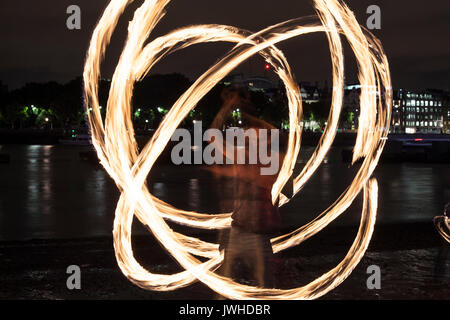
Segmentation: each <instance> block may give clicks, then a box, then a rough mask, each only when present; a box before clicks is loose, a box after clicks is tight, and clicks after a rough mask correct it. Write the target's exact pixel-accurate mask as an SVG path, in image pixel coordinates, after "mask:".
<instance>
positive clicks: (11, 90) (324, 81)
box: [0, 72, 450, 94]
mask: <svg viewBox="0 0 450 320" xmlns="http://www.w3.org/2000/svg"><path fill="white" fill-rule="evenodd" d="M175 74H178V75H182V76H184V77H186V79H188V80H189V81H190V82H194V81H192V80H191V79H190V78H189V77H188V76H187V75H185V74H183V73H179V72H171V73H155V74H152V75H149V77H151V76H159V75H162V76H165V75H175ZM237 74H239V73H235V74H230V75H228V76H233V75H237ZM249 77H259V78H268V77H264V76H262V75H252V76H249ZM79 78H81V80H82V79H83V76H82V75H79V76H75V77H74V78H72V79H70V80H68V81H66V82H58V81H57V80H46V81H29V82H25V83H24V84H23V85H21V86H18V87H16V88H14V89H10V88H9V85H8V84H7V83H6V82H4V81H3V80H2V79H0V85H1V86H4V87H6V89H7V92H8V93H9V92H13V91H15V90H20V89H22V88H24V87H25V86H27V85H30V84H48V83H56V84H59V85H67V84H69V83H70V82H72V81H74V80H77V79H79ZM102 80H104V81H111V79H110V78H106V77H103V78H101V79H100V81H102ZM222 80H223V79H222ZM269 80H270V79H269ZM270 81H271V82H273V81H272V80H270ZM329 81H330V79H321V80H297V83H298V84H301V83H309V84H311V85H313V86H316V84H319V85H317V88H325V86H324V85H323V84H324V83H328V82H329ZM137 82H138V81H137ZM356 84H359V82H358V81H349V82H346V83H344V86H347V85H356ZM392 87H393V90H394V91H395V90H400V89H402V90H407V91H410V92H421V91H427V90H430V91H433V90H435V91H442V92H446V93H449V94H450V88H447V89H444V88H443V87H440V88H431V87H424V88H411V87H409V88H408V87H402V86H397V89H396V88H395V86H392ZM0 89H1V87H0Z"/></svg>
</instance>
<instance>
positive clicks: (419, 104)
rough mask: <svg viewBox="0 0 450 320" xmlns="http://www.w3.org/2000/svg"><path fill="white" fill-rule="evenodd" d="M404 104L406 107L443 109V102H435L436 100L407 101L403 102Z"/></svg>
mask: <svg viewBox="0 0 450 320" xmlns="http://www.w3.org/2000/svg"><path fill="white" fill-rule="evenodd" d="M402 104H403V105H405V104H406V106H408V107H409V106H412V107H428V106H430V107H442V101H434V100H430V101H429V100H414V99H413V100H406V103H405V100H403V101H402Z"/></svg>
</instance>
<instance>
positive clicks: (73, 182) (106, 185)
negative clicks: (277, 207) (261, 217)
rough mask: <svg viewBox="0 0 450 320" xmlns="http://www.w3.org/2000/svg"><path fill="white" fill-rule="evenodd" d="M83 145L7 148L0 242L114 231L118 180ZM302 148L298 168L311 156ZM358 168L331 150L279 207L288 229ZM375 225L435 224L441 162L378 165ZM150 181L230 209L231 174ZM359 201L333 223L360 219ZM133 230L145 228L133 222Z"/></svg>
mask: <svg viewBox="0 0 450 320" xmlns="http://www.w3.org/2000/svg"><path fill="white" fill-rule="evenodd" d="M86 150H89V148H88V147H79V146H62V145H55V146H42V145H4V146H1V147H0V153H6V154H9V155H10V157H11V161H10V163H6V164H4V163H2V164H0V240H25V239H32V238H45V239H47V238H78V237H83V238H84V237H91V236H103V235H111V232H112V225H113V219H114V210H115V207H116V203H117V200H118V197H119V192H118V190H117V187H116V185H115V184H114V182H113V181H112V180H111V179H110V178H109V176H108V174H107V173H106V172H105V171H104V170H103V169H102V168H101V167H100V166H98V165H96V164H95V163H93V162H89V161H86V160H83V159H81V158H80V152H83V151H86ZM312 151H313V148H311V147H304V148H303V149H302V152H301V156H300V159H299V160H298V167H299V168H297V171H298V170H299V169H300V168H301V166H302V163H304V162H305V159H307V158H308V157H309V155H310V154H311V153H312ZM356 170H357V166H355V167H350V166H349V164H347V163H344V162H342V160H341V150H340V149H339V148H335V149H332V150H331V152H330V154H329V155H328V157H327V159H326V161H325V163H324V164H323V165H322V166H321V168H320V169H319V170H318V171H317V173H316V174H315V176H314V177H313V178H312V179H311V180H310V181H309V182H308V184H307V185H306V186H305V188H304V189H303V190H302V191H301V193H299V194H298V195H297V196H296V198H295V199H294V200H292V201H291V202H290V203H289V204H287V205H286V206H284V207H283V208H282V209H281V212H280V216H281V224H282V226H283V227H284V228H291V227H298V226H300V225H301V224H304V223H306V222H308V221H310V220H311V219H313V218H314V217H315V216H316V215H317V214H319V213H320V212H322V211H323V210H324V209H326V208H327V207H328V206H330V205H331V204H332V203H333V202H334V201H335V200H336V199H337V198H338V197H339V195H340V194H341V193H342V192H344V190H345V189H346V187H347V186H348V185H349V184H350V182H351V181H352V179H353V177H354V175H355V172H356ZM375 177H376V178H377V179H378V182H379V189H380V192H379V210H378V220H377V223H382V224H383V223H384V224H390V223H402V222H417V221H431V219H432V218H433V217H434V216H436V215H440V214H441V212H442V210H443V207H444V204H445V203H446V202H448V201H450V188H449V185H450V169H449V167H448V166H447V165H443V164H442V165H441V164H418V163H401V164H398V163H397V164H388V163H386V164H380V165H379V167H378V168H377V170H376V172H375ZM149 181H150V182H149V186H150V189H151V190H152V192H153V193H154V194H155V195H156V196H157V197H159V198H161V199H163V200H164V201H166V202H168V203H170V204H172V205H174V206H176V207H179V208H183V209H188V210H196V211H200V212H227V211H231V210H232V207H233V192H232V190H233V188H232V184H233V181H232V179H229V178H228V179H227V178H220V179H219V178H217V177H215V176H213V175H212V174H211V173H210V172H209V171H207V170H204V169H203V168H201V167H194V166H192V167H189V168H186V167H184V168H181V167H175V166H160V167H157V168H156V169H155V170H154V172H152V174H151V178H150V180H149ZM361 202H362V199H361V197H359V198H358V199H357V201H355V202H354V204H353V205H352V207H351V208H350V209H349V210H348V211H347V212H346V213H344V214H343V215H342V216H341V217H340V218H339V219H338V220H337V221H336V222H334V224H336V225H337V224H343V225H347V224H357V223H358V222H359V219H360V211H361ZM136 225H137V224H136ZM136 232H138V233H141V232H144V230H143V228H140V226H138V225H137V226H136Z"/></svg>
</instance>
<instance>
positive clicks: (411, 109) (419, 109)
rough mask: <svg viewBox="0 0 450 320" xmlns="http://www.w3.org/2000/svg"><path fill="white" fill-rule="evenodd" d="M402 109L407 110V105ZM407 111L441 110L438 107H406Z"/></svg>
mask: <svg viewBox="0 0 450 320" xmlns="http://www.w3.org/2000/svg"><path fill="white" fill-rule="evenodd" d="M402 110H403V111H405V107H403V108H402ZM406 112H417V113H419V112H440V110H439V109H438V108H419V107H415V108H414V107H406Z"/></svg>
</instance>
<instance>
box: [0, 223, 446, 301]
mask: <svg viewBox="0 0 450 320" xmlns="http://www.w3.org/2000/svg"><path fill="white" fill-rule="evenodd" d="M355 233H356V229H355V228H353V227H351V228H350V227H340V228H335V229H330V230H328V231H327V232H322V233H321V234H319V235H317V236H316V237H314V238H312V239H310V240H308V241H306V242H305V243H304V244H302V245H301V246H299V247H297V248H294V249H289V250H287V251H286V252H283V253H280V254H277V255H273V256H270V257H269V260H268V261H269V262H270V264H271V266H272V267H271V270H272V271H271V276H272V279H273V280H274V281H273V283H274V285H275V286H276V287H278V288H290V287H295V286H300V285H304V284H307V283H308V282H309V281H311V280H313V279H315V278H316V277H317V276H319V275H321V274H322V273H324V272H326V271H328V270H329V269H331V268H332V267H334V266H335V265H336V264H337V263H339V261H340V260H341V259H342V258H343V257H344V255H345V253H346V250H348V248H349V247H350V245H351V242H352V239H353V237H354V235H355ZM200 236H202V238H204V239H205V240H214V238H217V235H211V234H201V235H200ZM133 247H134V250H135V255H136V257H137V259H138V260H139V261H140V263H141V264H142V265H144V266H146V267H147V268H148V269H149V270H151V271H154V272H160V273H172V272H177V271H179V270H181V269H180V267H178V266H177V264H176V263H175V262H174V260H173V259H172V258H171V257H169V256H168V255H167V254H166V253H165V252H164V251H163V249H162V248H161V247H160V246H159V245H158V244H157V243H156V242H155V240H154V239H153V238H152V237H150V236H135V237H134V238H133ZM449 248H450V246H449V245H448V244H447V243H444V242H443V241H442V240H441V239H440V238H439V236H438V235H437V234H436V232H435V230H434V228H433V226H432V224H431V223H413V224H407V225H385V226H377V227H376V229H375V233H374V237H373V239H372V242H371V244H370V246H369V249H368V251H367V253H366V255H365V257H364V258H363V260H362V261H361V263H360V264H359V265H358V266H357V267H356V269H355V270H354V271H353V273H352V274H351V275H350V276H349V277H348V279H347V280H345V281H344V282H343V283H342V284H341V285H340V286H339V287H337V288H336V289H335V290H333V291H331V292H330V293H329V294H328V295H326V296H325V297H323V298H322V299H333V300H334V299H346V300H348V299H350V300H354V299H355V300H360V299H363V300H365V299H370V300H372V299H408V300H409V299H414V300H415V299H421V300H423V299H440V300H442V299H444V300H448V299H449V297H450V287H449V285H450V259H448V252H449ZM73 264H75V265H78V266H80V268H81V283H82V288H81V290H68V289H67V287H66V280H67V277H68V276H69V275H68V274H66V268H67V267H68V266H69V265H73ZM370 265H377V266H379V267H380V269H381V289H379V290H376V289H375V290H369V289H367V286H366V280H367V278H368V277H369V275H368V274H367V272H366V270H367V267H368V266H370ZM237 268H238V269H239V268H240V267H239V263H237ZM238 281H240V282H243V283H248V284H255V283H254V280H252V279H251V276H250V277H248V275H246V276H245V277H243V278H238ZM0 299H51V300H54V299H94V300H98V299H101V300H103V299H108V300H109V299H155V300H160V299H162V300H179V299H180V300H181V299H192V300H197V299H220V296H219V295H218V294H216V293H214V292H212V291H211V290H210V289H209V288H207V287H206V286H204V285H202V284H201V283H195V284H193V285H191V286H189V287H186V288H183V289H180V290H176V291H173V292H152V291H145V290H142V289H140V288H138V287H136V286H135V285H133V284H132V283H131V282H129V281H128V280H127V279H126V278H125V277H124V276H123V275H122V273H121V272H120V270H119V268H118V266H117V263H116V260H115V256H114V249H113V245H112V238H110V237H103V238H90V239H72V240H67V239H66V240H30V241H25V242H3V243H0Z"/></svg>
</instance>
